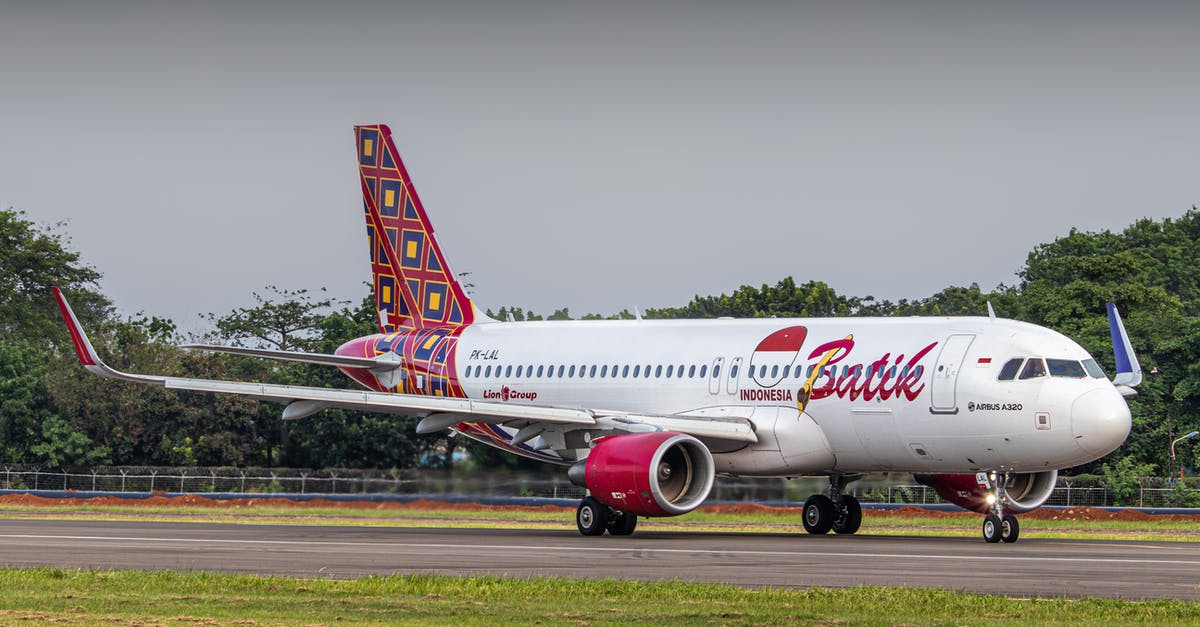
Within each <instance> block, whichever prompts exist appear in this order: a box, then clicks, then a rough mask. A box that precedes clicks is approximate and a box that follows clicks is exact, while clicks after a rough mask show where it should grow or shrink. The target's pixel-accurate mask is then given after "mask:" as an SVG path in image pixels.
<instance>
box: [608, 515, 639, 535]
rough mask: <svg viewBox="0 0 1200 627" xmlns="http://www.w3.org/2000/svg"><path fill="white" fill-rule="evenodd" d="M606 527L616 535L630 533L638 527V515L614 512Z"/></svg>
mask: <svg viewBox="0 0 1200 627" xmlns="http://www.w3.org/2000/svg"><path fill="white" fill-rule="evenodd" d="M606 528H607V529H608V532H609V533H610V534H612V535H614V536H627V535H630V534H632V533H633V530H634V529H637V516H635V515H634V514H630V513H629V512H613V515H612V516H610V517H609V520H608V524H607V525H606Z"/></svg>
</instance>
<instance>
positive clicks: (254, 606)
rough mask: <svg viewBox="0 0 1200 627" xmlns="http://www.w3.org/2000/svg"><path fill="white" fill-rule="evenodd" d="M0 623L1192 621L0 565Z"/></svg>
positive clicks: (696, 588)
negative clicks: (12, 567) (1, 567)
mask: <svg viewBox="0 0 1200 627" xmlns="http://www.w3.org/2000/svg"><path fill="white" fill-rule="evenodd" d="M0 607H2V608H3V609H0V623H3V624H51V623H52V624H68V625H95V624H110V625H243V626H247V625H360V624H367V625H380V624H406V623H408V624H430V625H496V624H544V625H615V624H629V623H638V622H649V623H655V624H659V623H668V624H695V625H710V624H712V625H735V624H736V625H743V624H753V625H793V624H801V625H833V624H840V623H850V624H860V625H896V624H921V625H997V624H1050V625H1067V624H1070V625H1080V624H1084V625H1088V624H1091V625H1112V624H1130V623H1152V624H1159V625H1167V624H1195V623H1196V622H1198V621H1200V603H1195V602H1184V601H1139V602H1131V601H1113V600H1108V599H1083V600H1065V599H1013V598H1006V597H1001V596H991V595H976V594H962V593H955V592H946V591H935V590H912V589H904V588H853V589H834V590H826V589H807V590H776V589H767V590H746V589H741V588H736V587H733V586H725V585H704V584H692V583H680V582H662V583H642V582H633V581H614V580H586V581H579V580H570V579H557V578H545V579H505V578H501V577H464V578H458V577H446V576H438V575H411V576H391V577H366V578H361V579H349V580H336V579H296V578H284V577H259V576H246V575H218V574H210V573H194V572H189V573H178V572H153V573H147V572H134V571H112V572H92V571H63V570H59V569H50V568H43V569H31V570H13V569H4V570H0Z"/></svg>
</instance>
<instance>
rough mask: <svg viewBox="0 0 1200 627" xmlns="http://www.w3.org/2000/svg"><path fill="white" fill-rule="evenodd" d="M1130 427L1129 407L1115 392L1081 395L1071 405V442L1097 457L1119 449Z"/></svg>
mask: <svg viewBox="0 0 1200 627" xmlns="http://www.w3.org/2000/svg"><path fill="white" fill-rule="evenodd" d="M1132 426H1133V418H1132V417H1131V416H1130V414H1129V405H1127V404H1126V403H1125V399H1124V398H1122V397H1121V395H1120V394H1119V393H1118V392H1117V391H1116V390H1115V389H1095V390H1092V391H1090V392H1085V393H1084V394H1083V395H1082V396H1080V397H1079V398H1077V399H1075V403H1074V404H1072V405H1071V433H1072V434H1073V435H1074V436H1075V443H1076V444H1078V445H1079V448H1082V449H1083V450H1084V451H1087V452H1088V453H1091V454H1092V455H1095V456H1096V457H1097V458H1099V457H1101V456H1103V455H1107V454H1108V453H1110V452H1112V451H1113V450H1114V449H1116V448H1117V447H1118V446H1121V443H1123V442H1124V441H1125V438H1126V437H1128V436H1129V429H1130V428H1131V427H1132Z"/></svg>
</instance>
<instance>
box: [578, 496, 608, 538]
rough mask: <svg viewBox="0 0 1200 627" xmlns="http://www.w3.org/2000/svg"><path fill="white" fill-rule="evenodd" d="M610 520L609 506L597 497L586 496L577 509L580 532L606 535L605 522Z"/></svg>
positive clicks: (589, 534)
mask: <svg viewBox="0 0 1200 627" xmlns="http://www.w3.org/2000/svg"><path fill="white" fill-rule="evenodd" d="M607 521H608V506H607V505H605V504H603V503H601V502H600V501H597V500H596V499H594V498H592V497H590V496H585V497H583V500H582V501H580V502H579V508H578V509H576V510H575V525H576V526H577V527H579V533H582V534H583V535H585V536H600V535H604V529H605V523H606V522H607Z"/></svg>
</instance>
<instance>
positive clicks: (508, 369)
mask: <svg viewBox="0 0 1200 627" xmlns="http://www.w3.org/2000/svg"><path fill="white" fill-rule="evenodd" d="M504 378H505V379H511V378H512V366H505V367H504Z"/></svg>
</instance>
